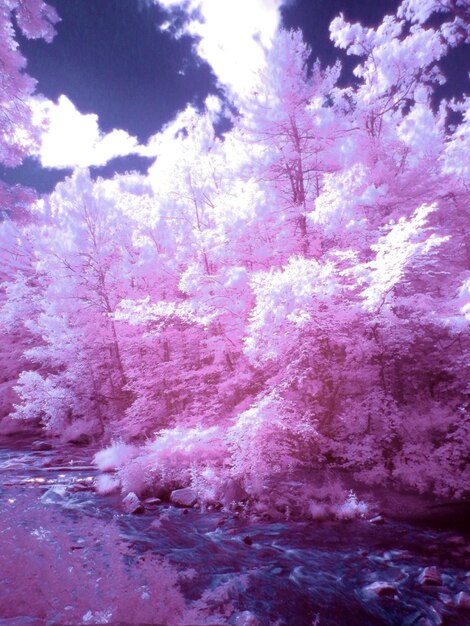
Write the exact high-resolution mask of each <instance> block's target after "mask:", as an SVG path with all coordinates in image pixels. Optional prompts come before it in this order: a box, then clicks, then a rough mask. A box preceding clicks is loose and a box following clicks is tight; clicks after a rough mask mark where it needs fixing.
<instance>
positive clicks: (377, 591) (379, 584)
mask: <svg viewBox="0 0 470 626" xmlns="http://www.w3.org/2000/svg"><path fill="white" fill-rule="evenodd" d="M364 591H365V593H366V594H367V595H375V596H379V597H383V596H394V595H395V592H396V587H395V585H392V584H391V583H388V582H386V581H384V580H376V581H375V582H373V583H371V584H370V585H367V586H366V587H364Z"/></svg>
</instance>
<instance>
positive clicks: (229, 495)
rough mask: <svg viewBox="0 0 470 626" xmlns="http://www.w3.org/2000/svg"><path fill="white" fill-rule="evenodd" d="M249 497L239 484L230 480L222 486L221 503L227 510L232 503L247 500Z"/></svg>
mask: <svg viewBox="0 0 470 626" xmlns="http://www.w3.org/2000/svg"><path fill="white" fill-rule="evenodd" d="M248 498H249V496H248V494H247V492H246V491H245V490H244V489H243V487H242V486H241V485H240V483H239V482H238V481H237V480H234V479H233V478H230V479H229V480H227V481H226V482H225V483H224V484H223V485H222V496H221V498H220V501H221V503H222V504H223V505H224V507H225V508H228V507H229V506H230V505H231V504H232V503H234V502H235V503H237V502H243V501H245V500H248Z"/></svg>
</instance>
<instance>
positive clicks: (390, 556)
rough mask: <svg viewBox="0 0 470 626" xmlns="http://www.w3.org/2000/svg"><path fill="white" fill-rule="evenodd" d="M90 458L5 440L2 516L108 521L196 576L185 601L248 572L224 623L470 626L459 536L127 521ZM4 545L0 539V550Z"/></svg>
mask: <svg viewBox="0 0 470 626" xmlns="http://www.w3.org/2000/svg"><path fill="white" fill-rule="evenodd" d="M61 454H62V455H63V456H62V457H61ZM91 456H92V452H90V449H89V448H88V449H87V448H73V447H70V448H68V449H66V450H64V449H62V452H61V451H59V450H50V451H36V452H32V451H31V449H30V441H28V440H27V439H24V440H21V439H16V440H13V439H11V438H10V439H4V440H3V441H1V442H0V500H1V502H2V509H3V510H5V507H6V506H7V505H8V503H12V502H14V501H16V500H18V499H21V498H23V499H24V498H25V497H26V498H27V499H28V501H29V502H30V503H31V502H32V503H34V507H35V510H36V511H38V512H40V510H41V509H42V508H44V509H46V508H47V509H48V510H51V507H52V509H53V510H54V511H55V515H56V521H55V524H57V516H59V517H60V516H62V517H63V519H64V520H66V519H70V518H74V517H75V518H76V517H77V516H79V517H81V518H83V519H85V518H86V519H89V520H92V521H93V520H103V521H111V520H113V521H114V523H116V524H117V527H118V529H119V534H120V536H121V538H122V539H123V540H124V541H126V542H127V543H128V544H129V545H130V546H131V548H132V551H133V553H134V554H146V553H149V552H151V553H154V554H158V555H161V556H163V557H165V558H166V559H167V560H168V561H169V562H170V563H171V564H172V565H174V566H176V568H177V569H185V568H186V569H187V568H191V570H193V573H192V575H191V576H190V577H188V579H187V580H186V582H183V583H182V590H183V592H184V594H185V597H186V600H187V601H188V603H189V602H194V601H196V600H197V598H200V597H201V595H202V594H203V593H204V591H206V590H208V589H213V588H215V587H217V586H218V585H221V584H224V583H229V582H230V581H231V580H238V578H237V576H243V575H246V578H245V582H244V585H243V586H242V587H240V588H237V587H236V586H234V588H233V589H232V592H231V593H232V597H231V601H232V604H234V607H235V610H234V612H233V613H232V615H230V614H228V613H227V615H226V617H225V618H224V619H225V621H221V622H219V623H220V624H222V623H227V624H236V625H237V626H238V625H242V626H243V625H247V626H248V625H249V624H259V625H266V626H267V625H271V624H273V625H274V624H278V625H281V624H282V625H289V626H290V625H292V626H303V625H305V626H312V625H315V626H328V625H331V626H333V625H335V626H348V625H350V626H369V625H371V626H372V625H376V624H377V625H378V624H390V625H392V624H393V625H395V624H396V625H405V626H406V625H408V626H412V625H415V624H416V625H425V624H429V625H439V624H448V625H450V626H452V625H454V626H464V625H465V624H469V625H470V610H469V609H468V607H467V608H466V607H465V606H464V605H465V604H467V601H470V548H469V545H470V541H469V535H468V534H466V533H465V531H464V530H463V529H459V530H458V531H456V530H455V529H452V528H445V529H442V528H441V529H439V528H430V527H427V526H426V525H420V526H417V525H412V524H409V523H404V522H398V521H392V520H386V522H385V523H384V524H383V525H374V524H371V523H369V522H367V521H362V520H358V521H352V522H336V521H323V522H321V521H320V522H319V521H309V522H307V521H285V522H273V521H271V522H270V521H260V520H258V521H254V520H252V521H248V520H245V519H242V518H238V519H237V518H234V517H233V516H232V517H228V516H226V515H224V514H223V513H221V512H215V511H204V512H202V511H199V510H195V509H191V510H185V509H177V508H174V507H170V506H168V505H160V506H157V507H155V508H154V509H152V510H148V511H146V512H145V513H144V514H143V515H130V514H125V513H123V511H122V508H121V501H120V497H119V496H106V497H105V496H99V495H97V494H95V493H94V491H93V490H92V481H93V478H94V475H95V470H94V469H93V467H92V466H91V463H90V459H91ZM64 523H65V522H64ZM42 531H44V532H47V529H44V528H42ZM3 540H4V539H3V538H2V534H1V533H0V547H1V548H2V550H3V549H4V548H5V546H2V545H1V542H2V541H3ZM427 567H428V568H429V567H431V568H432V567H435V568H436V570H427V571H428V572H432V571H434V573H436V572H437V578H436V580H432V578H433V576H432V575H430V576H429V577H428V578H429V580H427V581H425V580H423V570H424V568H427ZM0 579H1V572H0ZM374 583H376V584H374ZM379 583H380V584H379ZM110 584H112V581H111V580H110ZM51 593H52V591H51ZM244 611H246V612H248V611H249V613H243V612H244ZM5 615H7V614H6V613H3V615H2V606H1V604H0V624H9V623H12V624H13V623H14V624H15V626H17V625H18V626H19V625H20V624H23V623H24V624H27V623H30V622H28V621H26V618H25V620H24V621H21V620H20V621H11V620H10V621H9V620H8V619H6V618H5V617H4V616H5ZM7 616H8V615H7ZM237 616H238V617H237ZM2 617H3V619H2ZM255 619H256V620H257V621H254V620H255ZM250 620H251V621H250ZM104 621H105V620H104ZM84 622H85V623H86V620H84ZM32 623H33V622H31V624H32ZM38 623H39V622H38ZM49 623H52V622H49ZM88 623H92V622H88ZM94 623H97V622H96V621H95V622H94ZM108 623H109V622H108ZM34 624H36V622H34Z"/></svg>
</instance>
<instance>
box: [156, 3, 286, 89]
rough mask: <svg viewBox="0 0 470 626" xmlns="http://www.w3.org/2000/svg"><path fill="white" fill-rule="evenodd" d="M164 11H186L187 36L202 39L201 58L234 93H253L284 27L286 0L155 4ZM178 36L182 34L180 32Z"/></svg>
mask: <svg viewBox="0 0 470 626" xmlns="http://www.w3.org/2000/svg"><path fill="white" fill-rule="evenodd" d="M155 2H157V3H158V4H160V5H161V6H162V7H164V8H166V9H168V10H170V11H171V10H172V9H183V10H184V11H185V12H186V13H187V15H188V22H187V25H186V27H185V31H184V32H185V33H187V34H190V35H194V36H197V37H200V42H199V44H198V46H197V51H198V54H199V56H201V57H202V58H203V59H204V60H205V61H207V62H208V63H209V65H211V67H212V69H213V71H214V73H215V75H216V76H217V78H218V79H219V81H220V82H221V83H222V84H223V85H225V86H226V87H228V88H229V89H231V90H233V91H234V92H235V93H238V94H244V93H246V92H248V91H250V89H251V87H252V85H253V82H254V78H255V76H256V73H257V72H258V71H259V70H260V69H262V68H263V66H264V63H265V58H266V51H267V50H269V48H270V47H271V45H272V41H273V38H274V36H275V34H276V31H277V30H278V28H279V26H280V23H281V15H280V8H281V6H282V5H283V4H285V3H286V2H285V0H223V1H222V0H155ZM178 34H181V32H179V33H178Z"/></svg>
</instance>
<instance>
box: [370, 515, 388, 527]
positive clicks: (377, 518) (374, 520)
mask: <svg viewBox="0 0 470 626" xmlns="http://www.w3.org/2000/svg"><path fill="white" fill-rule="evenodd" d="M369 524H377V525H379V524H385V519H384V518H383V517H382V515H376V516H375V517H371V518H370V520H369Z"/></svg>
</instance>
